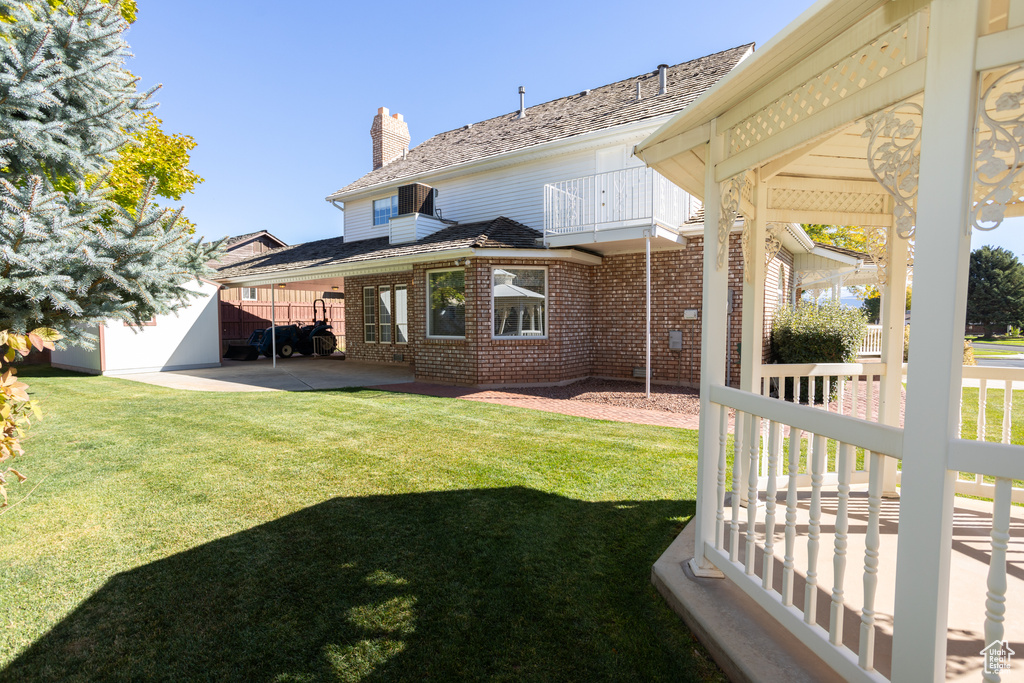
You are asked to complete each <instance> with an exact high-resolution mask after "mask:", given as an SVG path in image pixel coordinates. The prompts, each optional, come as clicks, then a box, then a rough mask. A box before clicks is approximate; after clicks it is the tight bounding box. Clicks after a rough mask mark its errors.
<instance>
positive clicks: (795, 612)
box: [703, 364, 903, 682]
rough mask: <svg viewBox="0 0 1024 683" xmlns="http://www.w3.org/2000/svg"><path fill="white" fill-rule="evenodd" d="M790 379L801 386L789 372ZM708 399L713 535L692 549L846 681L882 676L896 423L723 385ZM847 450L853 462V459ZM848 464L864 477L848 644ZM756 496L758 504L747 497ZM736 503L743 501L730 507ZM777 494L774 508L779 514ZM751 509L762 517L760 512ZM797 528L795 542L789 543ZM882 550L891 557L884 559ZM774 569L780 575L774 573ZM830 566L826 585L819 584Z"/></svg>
mask: <svg viewBox="0 0 1024 683" xmlns="http://www.w3.org/2000/svg"><path fill="white" fill-rule="evenodd" d="M854 365H856V364H854ZM798 367H800V366H790V368H789V370H788V371H789V372H791V373H794V375H791V376H797V377H799V375H796V374H795V372H796V370H797V368H798ZM766 369H767V368H766ZM848 370H850V368H848V367H846V366H845V365H844V367H842V368H841V369H837V368H835V367H833V368H828V369H827V370H826V371H822V374H818V375H815V374H810V375H809V376H810V377H812V378H826V377H830V376H831V377H835V376H839V375H838V372H843V373H845V372H846V371H848ZM818 371H819V370H812V372H818ZM855 371H856V370H854V372H855ZM783 376H784V375H781V374H780V375H779V377H783ZM822 381H824V380H822ZM795 384H796V386H797V387H799V386H800V383H799V382H796V383H795ZM808 384H810V383H808ZM824 386H827V385H824ZM837 390H838V388H837ZM810 391H811V389H810V388H809V387H808V392H810ZM808 395H810V396H813V395H814V394H811V393H808ZM709 398H710V401H711V404H712V408H713V409H718V410H720V411H721V414H720V424H721V428H720V433H719V434H718V435H717V436H718V441H717V444H716V445H717V491H716V496H715V499H714V501H715V506H716V509H715V531H714V542H713V543H710V542H709V543H708V544H707V545H706V547H705V548H704V549H703V552H704V555H705V558H706V559H707V560H709V561H710V562H711V563H712V564H713V565H714V566H715V567H716V568H718V569H719V570H720V571H721V572H722V573H723V574H725V576H726V577H727V578H728V579H730V580H731V581H733V582H734V583H735V584H736V585H737V586H739V587H740V588H741V589H742V590H743V591H744V592H746V593H747V595H749V596H750V597H751V598H753V599H754V600H755V601H756V602H757V603H758V604H759V605H760V606H761V607H763V608H764V609H765V610H766V611H767V612H768V613H769V614H770V615H771V616H772V617H773V618H774V619H775V620H776V621H778V622H779V623H780V624H781V625H782V626H784V627H785V628H786V629H787V630H789V631H790V632H792V633H794V634H796V635H797V636H798V637H799V638H800V640H801V641H803V642H804V643H805V644H806V645H808V647H810V648H811V649H812V650H813V651H814V652H815V653H816V654H817V655H818V656H819V657H821V658H822V660H824V661H825V662H826V663H827V664H829V666H831V667H832V668H833V669H835V670H836V671H837V672H838V673H839V674H840V675H842V676H843V678H844V679H845V680H847V681H863V682H867V681H873V682H878V681H884V680H886V679H885V678H884V676H882V675H881V674H880V673H879V672H878V671H877V670H876V669H875V666H874V658H875V632H876V605H875V596H876V594H877V593H878V592H879V591H878V582H879V580H880V578H882V579H884V580H886V581H889V580H894V579H895V577H894V576H893V575H891V573H885V574H882V573H880V572H879V561H880V558H879V554H880V547H881V543H880V535H879V534H880V532H879V527H880V524H881V521H882V516H883V515H882V487H883V480H882V479H883V471H884V467H883V460H884V458H885V457H887V456H888V457H894V458H901V457H902V448H903V432H902V430H901V429H899V428H898V427H891V426H888V425H882V424H878V423H875V422H869V421H867V420H862V419H859V418H854V417H851V416H848V415H843V414H838V413H835V412H832V411H829V410H825V409H822V408H816V407H812V406H811V405H800V404H798V403H794V402H790V401H785V400H778V399H777V398H769V397H767V396H758V395H756V394H752V393H749V392H743V391H739V390H736V389H731V388H728V387H724V386H712V387H711V389H710V395H709ZM824 405H826V406H827V404H824ZM730 409H732V410H733V411H734V419H733V422H732V425H733V432H732V438H733V462H732V466H731V471H730V468H729V463H728V457H727V456H728V452H727V451H728V439H729V436H730V434H729V420H728V412H729V410H730ZM762 434H765V435H766V436H762ZM762 460H765V461H766V463H767V467H766V468H765V475H764V476H758V473H759V471H760V470H761V463H762ZM858 461H863V462H862V465H858ZM830 463H831V464H830ZM865 465H866V467H864V466H865ZM829 470H831V472H832V473H833V474H834V475H835V494H834V495H831V494H826V495H825V496H823V493H825V491H824V488H825V487H826V486H829V484H828V482H827V481H826V479H827V477H826V474H827V472H828V471H829ZM858 470H860V471H866V472H868V473H869V474H870V476H869V477H868V480H867V483H868V491H867V496H866V498H865V497H864V496H858V497H857V499H856V503H857V505H858V506H859V509H860V513H861V514H863V513H864V512H866V515H865V517H866V518H865V520H864V526H865V529H866V532H865V536H864V555H863V560H862V564H861V566H862V570H861V571H860V572H859V574H860V579H861V581H862V582H863V591H862V596H863V597H862V599H861V600H860V605H859V607H860V610H859V616H860V619H859V622H860V624H859V634H858V635H859V638H857V643H858V646H857V651H856V652H854V651H853V650H851V649H850V647H849V646H848V643H849V642H852V640H853V639H852V638H844V632H843V629H844V623H845V621H846V611H847V609H848V608H849V607H848V606H849V604H850V603H851V602H852V598H851V597H849V596H848V594H847V593H848V591H847V588H846V586H847V575H848V574H850V573H852V572H853V570H852V569H851V568H850V567H848V565H849V564H850V563H851V562H856V561H857V560H856V558H854V557H849V552H848V551H849V545H850V544H849V534H850V516H851V515H850V509H851V504H852V503H851V495H850V494H851V490H850V487H851V484H853V483H854V473H855V472H856V471H858ZM730 475H731V480H732V486H731V499H730V501H729V507H728V508H727V507H726V493H727V487H726V482H727V481H728V479H729V478H730ZM803 479H806V480H808V481H809V484H810V489H811V491H810V497H809V499H808V498H806V497H802V496H801V494H800V491H799V488H801V480H803ZM761 497H763V500H764V506H763V508H761V507H760V506H759V505H758V504H756V501H758V500H759V498H761ZM780 498H782V499H783V500H784V501H785V502H784V504H783V503H782V501H781V500H780ZM823 504H825V505H824V506H823ZM744 505H745V507H746V509H745V510H741V508H742V507H743V506H744ZM781 505H784V509H785V514H784V515H782V516H781V518H780V515H779V507H780V506H781ZM826 508H827V509H826ZM760 510H763V516H762V517H761V520H760V521H759V519H758V517H759V511H760ZM801 515H803V516H806V521H804V520H801V523H799V524H798V518H799V517H800V516H801ZM823 516H824V517H827V519H823ZM780 526H781V527H782V533H781V534H780V533H779V527H780ZM829 527H831V528H833V529H834V532H833V534H832V535H833V541H832V542H831V543H828V542H826V541H825V540H824V539H823V538H822V536H823V535H826V534H827V533H828V532H827V531H825V532H824V533H823V529H826V530H827V529H828V528H829ZM780 537H781V538H780ZM798 538H800V539H801V541H802V543H801V547H800V548H798V547H797V540H798ZM777 540H781V541H782V543H781V545H782V546H783V547H782V548H781V549H780V548H776V542H777ZM829 546H831V548H832V553H831V559H832V562H831V571H830V572H829V571H825V569H826V567H825V566H824V565H823V563H820V562H819V556H820V555H822V554H824V553H826V552H828V548H829ZM805 549H806V552H804V550H805ZM883 559H885V560H886V561H888V562H889V563H890V564H891V563H892V561H893V560H894V558H883ZM798 563H799V564H800V566H799V567H798ZM778 574H781V576H780V577H779V579H780V580H778V581H777V580H776V577H777V575H778ZM829 577H831V582H830V583H831V585H828V583H827V582H828V581H829ZM851 578H852V577H851ZM890 588H891V587H888V586H887V587H886V588H885V590H884V591H883V592H885V593H888V592H890ZM819 597H820V598H821V599H822V600H828V609H827V610H823V613H827V615H828V616H827V617H822V616H820V615H819V610H818V600H819ZM823 607H824V605H823Z"/></svg>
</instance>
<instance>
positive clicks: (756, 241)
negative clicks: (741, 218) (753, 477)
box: [740, 171, 768, 481]
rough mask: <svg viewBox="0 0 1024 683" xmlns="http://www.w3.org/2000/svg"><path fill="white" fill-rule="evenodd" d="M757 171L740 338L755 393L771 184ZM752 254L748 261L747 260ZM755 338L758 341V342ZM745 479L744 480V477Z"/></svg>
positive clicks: (743, 374)
mask: <svg viewBox="0 0 1024 683" xmlns="http://www.w3.org/2000/svg"><path fill="white" fill-rule="evenodd" d="M760 176H761V174H760V171H758V172H757V182H756V184H755V186H754V204H755V207H756V212H755V215H754V216H753V218H751V217H749V216H747V217H746V218H745V221H746V222H747V223H748V224H747V225H744V232H745V233H746V239H745V241H746V242H747V243H746V244H745V245H744V254H745V257H744V261H745V262H744V264H743V267H744V273H743V323H742V330H743V331H742V333H741V336H740V339H742V340H743V345H742V347H741V351H740V389H741V390H742V391H750V392H753V393H755V394H760V393H761V365H762V363H763V361H764V345H763V335H764V296H765V292H764V274H765V262H764V252H765V249H764V241H765V235H766V234H767V230H768V224H767V220H766V216H767V215H768V211H767V209H766V208H762V207H767V204H768V187H767V185H766V183H765V182H764V181H762V180H761V177H760ZM748 256H749V263H748V262H746V261H748V258H747V257H748ZM755 341H756V343H755ZM744 481H745V480H744Z"/></svg>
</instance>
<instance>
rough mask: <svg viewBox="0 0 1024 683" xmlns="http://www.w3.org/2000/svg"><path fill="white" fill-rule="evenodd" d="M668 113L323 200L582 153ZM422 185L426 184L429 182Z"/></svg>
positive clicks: (644, 128) (652, 125)
mask: <svg viewBox="0 0 1024 683" xmlns="http://www.w3.org/2000/svg"><path fill="white" fill-rule="evenodd" d="M671 116H672V115H671V114H663V115H661V116H658V117H655V118H651V119H644V120H643V121H640V122H636V121H634V122H632V123H624V124H622V125H619V126H612V127H611V128H603V129H601V130H597V131H593V132H591V133H584V134H582V135H574V136H572V137H568V138H563V139H561V140H552V141H551V142H543V143H541V144H539V145H532V146H530V147H523V148H521V149H517V150H513V151H511V152H505V153H501V154H495V155H493V156H489V157H484V158H482V159H473V160H472V161H465V162H463V163H461V164H453V165H452V166H445V167H443V168H437V169H434V170H431V171H424V172H422V173H417V174H415V175H410V176H405V177H403V178H398V179H395V180H388V181H386V182H382V183H377V184H376V185H370V186H367V187H361V188H359V189H358V190H352V191H351V192H335V193H334V194H331V195H328V197H327V201H329V202H332V201H352V200H356V199H363V198H365V197H366V196H369V195H374V194H379V193H381V192H384V191H385V190H389V189H394V188H397V187H399V186H400V185H409V184H410V183H418V182H422V181H424V180H430V181H431V182H436V181H439V180H446V179H448V178H451V177H453V176H460V175H465V174H467V173H480V172H483V171H490V170H492V169H495V168H501V167H503V166H513V165H516V164H523V163H527V162H530V161H536V160H537V159H543V158H545V157H549V156H555V155H557V154H564V153H565V152H567V151H577V152H582V151H586V150H587V149H591V148H594V149H596V148H598V147H602V146H605V145H611V144H614V143H615V142H618V141H622V142H625V141H627V140H628V139H630V138H633V137H635V136H637V135H646V134H648V132H649V131H651V130H654V129H656V128H657V127H659V126H660V125H661V124H662V123H663V122H665V121H666V120H668V119H669V118H671ZM574 148H575V149H574ZM426 184H428V185H429V184H430V183H426Z"/></svg>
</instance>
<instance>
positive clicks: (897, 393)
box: [878, 227, 909, 498]
mask: <svg viewBox="0 0 1024 683" xmlns="http://www.w3.org/2000/svg"><path fill="white" fill-rule="evenodd" d="M885 251H886V261H885V262H886V271H887V272H886V281H885V285H883V286H882V310H881V311H880V313H881V316H880V321H881V323H882V362H883V363H885V368H886V370H885V375H883V376H882V382H881V386H880V387H879V397H878V421H879V422H881V423H882V424H887V425H892V426H894V427H899V426H900V397H901V394H902V389H903V371H902V367H903V325H904V324H905V321H906V301H907V255H908V253H909V249H908V245H907V241H906V240H904V239H901V238H900V237H898V236H897V235H896V228H895V227H890V228H889V235H888V237H887V239H886V243H885ZM883 462H884V463H885V465H884V468H885V469H884V471H883V474H882V495H883V496H884V497H886V498H895V497H896V496H898V495H899V494H898V493H897V492H896V467H897V462H896V460H895V459H894V458H885V459H884V461H883Z"/></svg>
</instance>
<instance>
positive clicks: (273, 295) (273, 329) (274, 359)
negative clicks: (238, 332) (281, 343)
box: [270, 285, 277, 369]
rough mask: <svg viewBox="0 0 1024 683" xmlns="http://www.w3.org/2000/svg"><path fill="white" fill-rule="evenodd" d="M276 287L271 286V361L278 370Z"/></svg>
mask: <svg viewBox="0 0 1024 683" xmlns="http://www.w3.org/2000/svg"><path fill="white" fill-rule="evenodd" d="M276 289H277V288H276V287H274V285H270V359H271V363H273V367H274V369H277V322H276V321H277V314H276V311H275V310H274V299H275V298H276V297H277V291H276Z"/></svg>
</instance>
